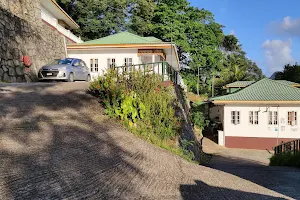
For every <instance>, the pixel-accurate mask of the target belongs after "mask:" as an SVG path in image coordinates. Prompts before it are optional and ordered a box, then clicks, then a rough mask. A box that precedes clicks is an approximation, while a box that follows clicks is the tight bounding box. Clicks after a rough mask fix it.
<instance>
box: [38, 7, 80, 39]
mask: <svg viewBox="0 0 300 200" xmlns="http://www.w3.org/2000/svg"><path fill="white" fill-rule="evenodd" d="M41 18H42V20H44V21H45V22H47V23H48V24H49V25H51V26H52V27H53V28H55V29H56V30H57V31H58V32H60V33H61V34H63V35H64V36H66V37H67V38H69V39H70V40H72V41H74V42H75V43H81V42H83V41H82V40H81V39H80V38H79V37H77V36H76V35H74V34H73V33H72V32H71V31H70V30H67V29H65V28H64V27H63V26H61V25H60V24H58V19H57V18H56V17H55V16H54V15H53V14H52V13H51V12H50V11H49V10H47V9H46V8H45V7H43V6H41Z"/></svg>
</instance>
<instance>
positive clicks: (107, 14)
mask: <svg viewBox="0 0 300 200" xmlns="http://www.w3.org/2000/svg"><path fill="white" fill-rule="evenodd" d="M57 2H58V4H59V5H60V6H61V7H62V8H63V9H64V10H66V11H67V12H68V13H69V14H70V16H71V17H72V18H73V19H74V20H75V21H76V22H77V23H78V24H79V26H80V29H78V30H75V33H78V34H80V36H81V37H82V38H83V39H85V40H90V39H98V38H100V37H104V36H108V35H110V34H113V33H116V32H119V31H122V30H126V18H127V17H128V7H129V4H130V2H129V1H127V0H80V1H79V0H57Z"/></svg>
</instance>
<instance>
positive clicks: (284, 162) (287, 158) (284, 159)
mask: <svg viewBox="0 0 300 200" xmlns="http://www.w3.org/2000/svg"><path fill="white" fill-rule="evenodd" d="M270 165H271V166H288V167H299V168H300V152H298V153H296V154H292V153H282V154H278V155H274V156H272V158H271V159H270Z"/></svg>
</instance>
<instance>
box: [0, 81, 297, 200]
mask: <svg viewBox="0 0 300 200" xmlns="http://www.w3.org/2000/svg"><path fill="white" fill-rule="evenodd" d="M87 86H88V85H87V83H83V82H77V83H36V84H12V85H8V84H0V120H1V121H0V122H1V123H0V199H1V200H2V199H3V200H5V199H251V200H253V199H300V191H299V189H298V188H299V183H300V171H299V170H296V169H293V168H276V167H267V166H264V165H260V164H258V163H253V162H252V163H248V162H247V161H242V160H241V159H236V160H233V158H230V159H229V158H228V159H227V158H223V157H219V158H220V159H218V161H217V162H215V161H216V160H215V161H213V162H212V164H211V166H209V167H205V166H199V165H196V164H192V163H188V162H186V161H185V160H183V159H181V158H179V157H177V156H175V155H173V154H171V153H169V152H167V151H165V150H163V149H160V148H157V147H155V146H153V145H151V144H149V143H147V142H145V141H143V140H141V139H139V138H137V137H136V136H134V135H132V134H131V133H129V132H127V131H125V130H124V129H123V128H122V127H121V126H119V125H118V124H117V123H116V122H114V121H113V120H110V119H108V118H107V117H106V116H104V115H103V114H102V113H103V110H102V108H101V107H100V106H99V104H98V102H97V100H96V99H95V98H93V97H91V96H89V95H87V94H85V89H86V88H87ZM222 158H223V161H222ZM233 164H234V165H235V164H239V165H237V166H234V165H233ZM220 165H222V166H223V167H222V166H220ZM297 189H298V190H297Z"/></svg>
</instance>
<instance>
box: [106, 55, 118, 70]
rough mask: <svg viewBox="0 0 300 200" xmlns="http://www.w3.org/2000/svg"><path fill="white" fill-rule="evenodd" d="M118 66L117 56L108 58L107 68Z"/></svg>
mask: <svg viewBox="0 0 300 200" xmlns="http://www.w3.org/2000/svg"><path fill="white" fill-rule="evenodd" d="M115 66H116V59H115V58H108V59H107V68H108V69H113V68H115Z"/></svg>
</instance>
